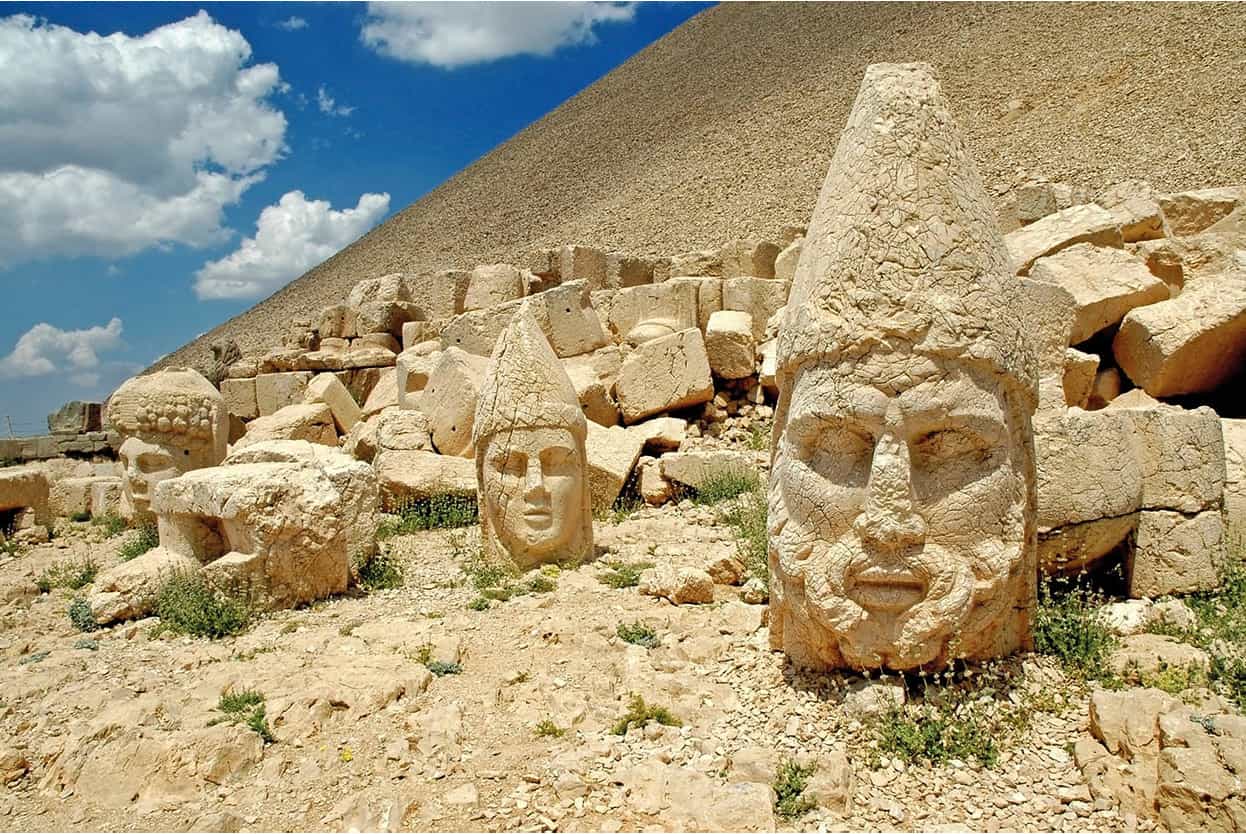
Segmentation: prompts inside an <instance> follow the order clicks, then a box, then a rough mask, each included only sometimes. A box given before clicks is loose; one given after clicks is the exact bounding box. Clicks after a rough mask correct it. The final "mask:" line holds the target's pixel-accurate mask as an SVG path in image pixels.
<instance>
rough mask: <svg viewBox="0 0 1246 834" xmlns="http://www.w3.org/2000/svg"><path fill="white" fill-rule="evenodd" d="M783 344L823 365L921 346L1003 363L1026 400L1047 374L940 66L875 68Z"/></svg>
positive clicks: (831, 182) (830, 176) (810, 242)
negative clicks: (1023, 322)
mask: <svg viewBox="0 0 1246 834" xmlns="http://www.w3.org/2000/svg"><path fill="white" fill-rule="evenodd" d="M805 239H806V243H805V249H804V253H803V254H802V255H801V258H800V262H799V264H798V265H797V268H796V275H795V279H794V281H793V284H792V291H791V294H790V296H789V298H788V303H787V308H786V310H785V312H784V316H783V321H782V326H781V328H780V331H779V339H778V346H777V356H776V358H777V371H778V378H779V383H780V386H781V387H782V388H783V390H787V389H788V387H789V385H790V382H791V380H792V378H793V377H794V375H795V373H796V371H797V370H798V369H799V368H800V367H801V366H802V365H804V364H806V363H808V362H811V361H824V362H831V363H838V362H841V361H843V360H845V359H851V358H852V357H854V356H861V355H865V354H868V353H870V352H871V351H874V350H882V349H892V350H903V351H911V352H913V353H917V354H923V355H928V356H933V357H942V358H950V359H956V360H958V361H965V362H970V363H974V364H980V365H984V366H987V367H990V368H992V369H993V370H994V371H995V372H996V373H999V374H1001V375H1002V376H1003V377H1004V378H1005V379H1006V381H1007V382H1008V384H1009V387H1010V388H1013V389H1014V390H1017V391H1019V392H1020V393H1021V394H1022V395H1023V400H1024V401H1026V402H1029V403H1031V405H1030V406H1029V410H1033V405H1032V403H1033V402H1035V401H1036V398H1037V393H1036V392H1037V371H1036V366H1035V362H1034V357H1033V354H1032V352H1031V350H1030V349H1029V346H1028V345H1027V344H1026V341H1025V338H1024V335H1023V333H1022V330H1021V326H1020V319H1019V317H1018V311H1019V310H1020V309H1021V308H1020V297H1019V295H1018V293H1017V288H1018V285H1017V281H1016V279H1015V278H1014V277H1013V270H1012V268H1011V263H1010V260H1009V257H1008V253H1007V250H1006V249H1005V248H1004V242H1003V238H1002V237H1001V235H1000V232H999V226H998V223H997V221H996V218H995V210H994V206H993V205H992V203H991V201H990V199H988V197H987V195H986V191H985V190H984V189H983V187H982V181H981V179H980V177H979V176H978V173H977V171H976V170H975V169H974V166H973V164H972V162H971V161H970V159H969V154H968V152H967V151H966V149H965V143H964V141H963V140H962V139H961V136H960V132H959V131H958V130H957V128H956V125H955V124H954V122H953V121H952V117H951V115H950V114H949V112H948V109H947V105H946V103H945V102H944V100H943V96H942V94H941V92H940V90H939V84H938V82H937V81H936V80H935V77H934V72H933V70H932V69H931V68H930V66H929V65H927V64H874V65H872V66H870V67H868V68H867V69H866V71H865V79H864V81H863V82H862V84H861V89H860V91H859V92H858V94H857V99H856V102H855V103H854V104H853V107H852V112H851V114H850V115H849V117H848V126H847V128H846V129H845V130H844V132H843V134H842V135H841V137H840V140H839V146H838V147H837V149H836V151H835V156H834V158H833V159H832V160H831V166H830V170H829V172H828V173H827V175H826V181H825V183H824V184H823V186H822V191H821V193H820V195H819V196H818V204H817V207H816V208H815V209H814V214H813V218H812V220H811V222H810V226H809V231H808V234H807V235H806V238H805Z"/></svg>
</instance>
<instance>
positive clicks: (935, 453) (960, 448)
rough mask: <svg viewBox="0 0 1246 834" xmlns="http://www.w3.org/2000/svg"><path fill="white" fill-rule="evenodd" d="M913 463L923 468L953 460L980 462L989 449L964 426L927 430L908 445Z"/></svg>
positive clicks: (984, 458) (986, 455) (988, 455)
mask: <svg viewBox="0 0 1246 834" xmlns="http://www.w3.org/2000/svg"><path fill="white" fill-rule="evenodd" d="M909 454H910V456H911V457H912V460H913V463H914V464H915V465H917V466H922V467H925V468H930V467H935V466H940V465H942V464H946V463H950V462H953V461H960V462H964V463H982V462H984V461H985V460H986V459H987V458H989V457H990V454H991V450H990V448H989V447H988V446H987V445H986V443H985V442H983V440H982V438H980V437H979V436H978V435H977V434H976V433H974V432H972V431H969V430H968V429H964V428H946V429H937V430H935V431H931V432H927V433H926V434H923V435H922V436H921V437H919V438H918V439H917V440H916V441H915V442H913V443H912V444H910V446H909Z"/></svg>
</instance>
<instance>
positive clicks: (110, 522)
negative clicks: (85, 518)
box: [91, 513, 127, 539]
mask: <svg viewBox="0 0 1246 834" xmlns="http://www.w3.org/2000/svg"><path fill="white" fill-rule="evenodd" d="M91 523H92V524H94V525H95V526H96V527H102V528H104V535H105V536H107V537H108V538H110V539H111V538H113V537H114V536H119V535H121V534H122V533H124V532H125V531H126V528H127V525H126V522H125V519H124V518H122V517H121V516H119V515H117V514H116V513H107V514H105V515H97V516H95V517H94V518H92V519H91Z"/></svg>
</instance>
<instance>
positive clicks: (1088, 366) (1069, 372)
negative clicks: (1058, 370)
mask: <svg viewBox="0 0 1246 834" xmlns="http://www.w3.org/2000/svg"><path fill="white" fill-rule="evenodd" d="M1098 370H1099V357H1098V356H1096V355H1095V354H1093V353H1082V352H1081V351H1080V350H1077V349H1075V348H1065V349H1064V380H1063V384H1064V402H1065V403H1066V404H1067V405H1075V406H1077V407H1078V408H1085V407H1086V403H1087V401H1088V400H1089V399H1090V391H1091V389H1092V388H1093V387H1094V384H1095V372H1096V371H1098Z"/></svg>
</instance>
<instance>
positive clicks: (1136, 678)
mask: <svg viewBox="0 0 1246 834" xmlns="http://www.w3.org/2000/svg"><path fill="white" fill-rule="evenodd" d="M1123 677H1124V678H1125V680H1126V682H1127V683H1131V684H1135V683H1136V684H1137V685H1139V686H1153V687H1155V688H1156V689H1161V690H1163V691H1164V692H1167V693H1168V694H1169V695H1180V694H1181V693H1182V692H1185V691H1186V690H1187V689H1194V688H1196V687H1202V686H1207V685H1208V684H1209V683H1210V682H1211V681H1210V680H1208V675H1207V670H1206V669H1204V668H1203V667H1202V666H1201V665H1200V664H1198V663H1194V662H1191V663H1188V664H1186V665H1185V666H1179V665H1178V666H1173V665H1169V664H1167V663H1164V662H1163V661H1160V664H1159V668H1158V669H1156V670H1155V671H1154V672H1139V671H1138V670H1137V669H1136V668H1134V669H1130V668H1126V669H1125V671H1124V675H1123Z"/></svg>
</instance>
